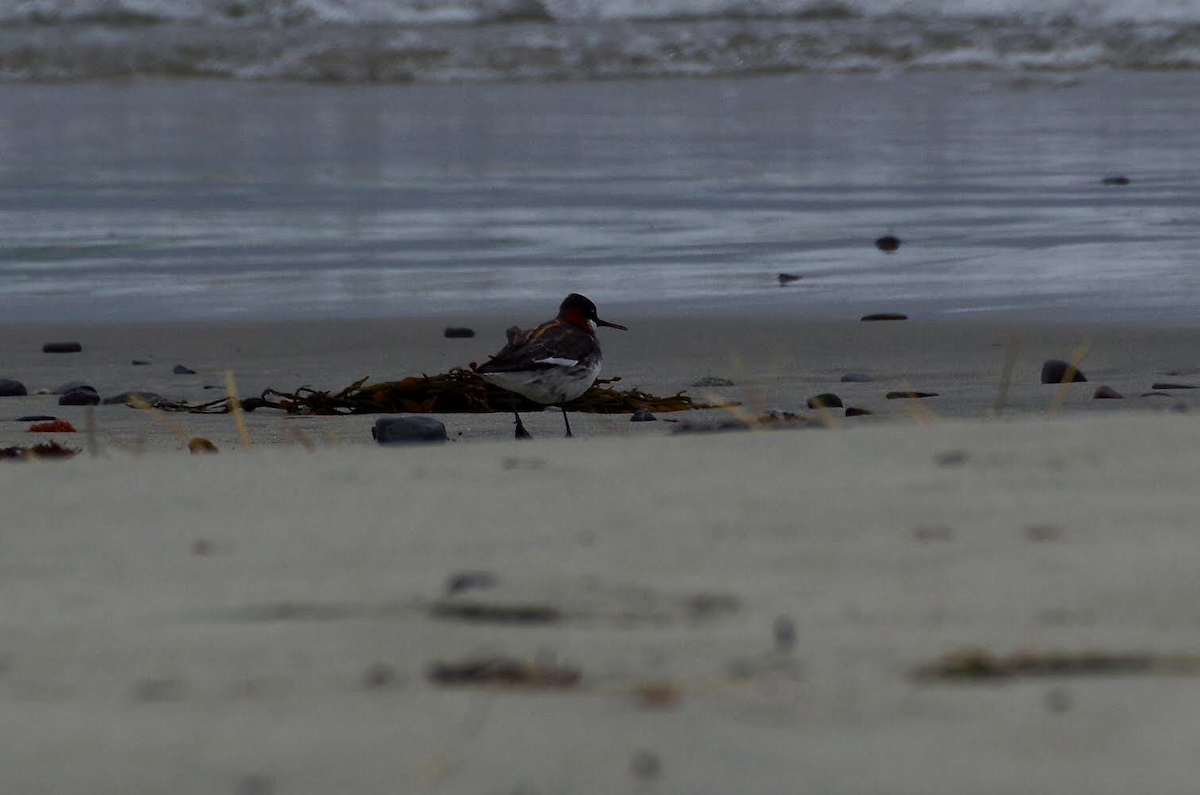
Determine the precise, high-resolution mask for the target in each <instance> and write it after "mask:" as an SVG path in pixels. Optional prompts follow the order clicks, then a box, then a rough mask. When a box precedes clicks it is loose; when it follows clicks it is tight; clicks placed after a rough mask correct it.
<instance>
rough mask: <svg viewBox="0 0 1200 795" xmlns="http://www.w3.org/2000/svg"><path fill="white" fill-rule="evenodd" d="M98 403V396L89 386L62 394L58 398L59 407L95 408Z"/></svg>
mask: <svg viewBox="0 0 1200 795" xmlns="http://www.w3.org/2000/svg"><path fill="white" fill-rule="evenodd" d="M99 402H100V395H99V394H97V393H96V390H95V389H93V388H92V387H90V386H81V387H79V388H77V389H72V390H70V391H68V392H63V393H62V395H60V396H59V398H58V405H60V406H95V405H96V404H97V403H99Z"/></svg>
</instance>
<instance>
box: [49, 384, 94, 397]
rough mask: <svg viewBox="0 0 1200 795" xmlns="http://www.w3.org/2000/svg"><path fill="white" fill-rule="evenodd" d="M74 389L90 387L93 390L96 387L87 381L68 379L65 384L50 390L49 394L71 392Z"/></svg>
mask: <svg viewBox="0 0 1200 795" xmlns="http://www.w3.org/2000/svg"><path fill="white" fill-rule="evenodd" d="M76 389H90V390H92V391H93V392H95V391H96V388H95V387H94V386H92V385H91V384H89V383H87V382H86V381H68V382H67V383H65V384H62V385H60V386H57V387H55V388H54V391H53V392H51V393H50V394H52V395H65V394H66V393H68V392H73V391H74V390H76Z"/></svg>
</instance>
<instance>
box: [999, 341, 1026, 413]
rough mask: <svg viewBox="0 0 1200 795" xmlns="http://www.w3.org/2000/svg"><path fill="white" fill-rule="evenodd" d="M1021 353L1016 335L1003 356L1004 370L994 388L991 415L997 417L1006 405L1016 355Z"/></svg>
mask: <svg viewBox="0 0 1200 795" xmlns="http://www.w3.org/2000/svg"><path fill="white" fill-rule="evenodd" d="M1020 352H1021V335H1020V333H1016V334H1013V335H1012V338H1011V339H1010V340H1009V341H1008V351H1007V352H1006V353H1005V354H1004V368H1003V369H1002V370H1001V371H1000V384H999V385H998V386H997V387H996V405H994V406H993V407H992V413H993V414H994V415H995V416H997V417H999V416H1000V413H1001V412H1003V411H1004V406H1005V405H1006V404H1007V403H1008V388H1009V387H1010V386H1011V385H1012V374H1013V369H1014V368H1016V366H1017V355H1018V354H1019V353H1020Z"/></svg>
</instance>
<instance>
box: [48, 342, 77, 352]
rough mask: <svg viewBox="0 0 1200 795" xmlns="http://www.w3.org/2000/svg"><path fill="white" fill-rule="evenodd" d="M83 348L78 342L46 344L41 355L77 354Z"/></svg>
mask: <svg viewBox="0 0 1200 795" xmlns="http://www.w3.org/2000/svg"><path fill="white" fill-rule="evenodd" d="M81 350H83V346H82V345H80V344H79V343H78V342H47V343H46V344H45V345H43V346H42V353H79V352H80V351H81Z"/></svg>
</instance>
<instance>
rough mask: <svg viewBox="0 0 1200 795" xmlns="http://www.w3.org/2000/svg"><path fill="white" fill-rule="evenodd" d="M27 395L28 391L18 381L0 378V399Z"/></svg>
mask: <svg viewBox="0 0 1200 795" xmlns="http://www.w3.org/2000/svg"><path fill="white" fill-rule="evenodd" d="M28 394H29V390H27V389H26V388H25V385H24V384H22V383H21V382H20V381H15V380H13V379H12V378H0V397H22V396H23V395H28Z"/></svg>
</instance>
